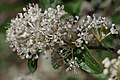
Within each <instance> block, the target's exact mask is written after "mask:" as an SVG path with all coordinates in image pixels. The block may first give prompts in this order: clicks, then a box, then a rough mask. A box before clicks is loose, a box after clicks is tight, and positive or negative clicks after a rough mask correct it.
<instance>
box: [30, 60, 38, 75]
mask: <svg viewBox="0 0 120 80" xmlns="http://www.w3.org/2000/svg"><path fill="white" fill-rule="evenodd" d="M37 61H38V59H35V60H34V61H32V59H28V68H29V70H30V72H31V73H33V72H35V71H36V69H37Z"/></svg>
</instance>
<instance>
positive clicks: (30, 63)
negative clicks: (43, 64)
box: [28, 49, 41, 73]
mask: <svg viewBox="0 0 120 80" xmlns="http://www.w3.org/2000/svg"><path fill="white" fill-rule="evenodd" d="M36 54H37V55H38V56H39V55H40V54H41V50H40V49H36ZM37 63H38V59H34V55H33V56H32V58H31V59H28V68H29V70H30V72H31V73H34V72H35V71H36V69H37Z"/></svg>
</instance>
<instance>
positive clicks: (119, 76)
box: [102, 56, 120, 80]
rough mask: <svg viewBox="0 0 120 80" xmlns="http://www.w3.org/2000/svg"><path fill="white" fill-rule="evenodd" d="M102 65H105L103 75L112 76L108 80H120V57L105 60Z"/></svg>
mask: <svg viewBox="0 0 120 80" xmlns="http://www.w3.org/2000/svg"><path fill="white" fill-rule="evenodd" d="M102 64H104V67H105V69H104V70H103V73H104V74H105V75H110V77H109V78H108V80H120V56H118V58H114V59H112V60H110V59H109V58H105V59H104V60H103V61H102Z"/></svg>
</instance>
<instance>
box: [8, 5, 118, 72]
mask: <svg viewBox="0 0 120 80" xmlns="http://www.w3.org/2000/svg"><path fill="white" fill-rule="evenodd" d="M23 11H24V13H18V15H17V16H16V18H15V19H12V20H11V23H10V27H9V28H8V30H7V31H6V33H7V37H6V40H7V42H8V43H9V46H10V47H11V48H12V50H13V51H16V52H17V54H18V55H19V56H20V57H21V59H30V58H32V56H33V55H34V59H38V58H39V56H38V54H36V50H40V52H41V53H44V54H45V53H46V52H47V51H50V52H49V53H50V54H51V57H52V58H53V57H54V55H55V57H56V58H57V56H58V57H59V56H60V57H61V58H64V59H65V58H66V59H65V60H67V62H68V63H66V62H65V61H63V63H62V64H68V65H69V67H68V68H67V69H66V70H67V71H68V70H71V69H72V68H76V67H79V64H78V63H77V62H76V61H77V57H75V56H73V55H72V57H70V58H69V59H67V56H69V54H70V55H71V54H74V52H73V49H74V48H81V50H82V49H84V46H83V45H88V44H89V42H90V41H92V39H94V38H97V40H99V41H102V40H103V39H104V38H106V37H107V36H108V35H110V34H118V31H117V30H116V28H115V25H114V24H112V23H110V22H109V21H108V20H107V19H106V18H105V17H97V16H95V15H93V16H86V18H85V20H83V22H82V24H80V22H79V21H80V18H79V17H78V16H75V17H74V16H69V17H67V18H66V19H62V17H63V16H64V15H67V14H68V13H67V12H65V11H64V6H63V5H62V6H60V5H58V6H57V7H56V8H55V9H54V8H48V10H45V11H42V9H41V8H39V6H38V5H37V4H29V5H28V6H27V7H26V8H23ZM108 23H109V24H108ZM103 29H104V30H106V31H108V32H104V30H103ZM100 31H101V32H100ZM62 46H64V47H62ZM61 47H62V48H61ZM66 48H67V50H66ZM57 50H58V51H57ZM65 50H66V51H65ZM64 52H66V53H67V54H65V53H64ZM64 59H62V60H64ZM56 62H57V61H56ZM58 62H59V61H58Z"/></svg>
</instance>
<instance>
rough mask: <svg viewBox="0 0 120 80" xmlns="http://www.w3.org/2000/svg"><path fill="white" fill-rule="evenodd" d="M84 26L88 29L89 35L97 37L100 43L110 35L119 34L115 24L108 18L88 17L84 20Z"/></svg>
mask: <svg viewBox="0 0 120 80" xmlns="http://www.w3.org/2000/svg"><path fill="white" fill-rule="evenodd" d="M82 26H83V27H84V28H87V29H86V30H87V32H88V34H89V35H90V34H91V36H92V35H93V36H95V37H96V38H97V39H98V40H100V41H101V40H103V39H104V38H106V37H107V36H109V35H110V34H118V31H117V29H116V27H115V24H112V23H111V22H110V21H109V20H108V19H107V18H105V17H101V16H99V17H97V16H96V15H93V16H92V17H91V16H87V18H86V19H85V20H83V23H82ZM89 38H90V37H89Z"/></svg>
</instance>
